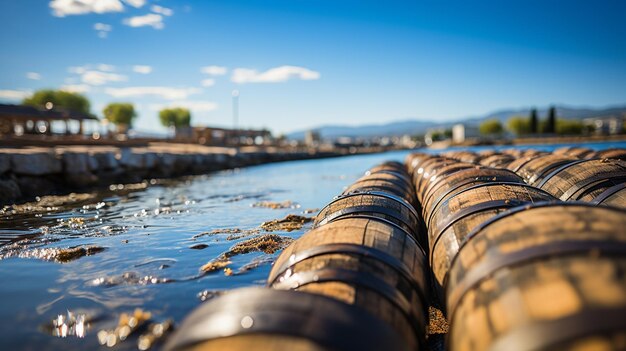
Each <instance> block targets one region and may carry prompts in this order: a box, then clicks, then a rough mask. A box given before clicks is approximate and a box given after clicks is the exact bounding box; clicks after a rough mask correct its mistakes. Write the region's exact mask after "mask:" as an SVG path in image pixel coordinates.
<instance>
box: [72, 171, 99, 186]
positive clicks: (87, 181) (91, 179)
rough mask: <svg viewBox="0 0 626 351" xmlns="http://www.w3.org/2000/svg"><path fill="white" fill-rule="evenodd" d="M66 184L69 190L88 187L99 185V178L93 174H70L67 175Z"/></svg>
mask: <svg viewBox="0 0 626 351" xmlns="http://www.w3.org/2000/svg"><path fill="white" fill-rule="evenodd" d="M65 183H66V185H67V186H68V187H69V188H74V187H78V188H81V187H88V186H90V185H94V184H97V183H98V177H96V176H95V175H93V174H92V173H91V172H82V173H69V174H66V175H65Z"/></svg>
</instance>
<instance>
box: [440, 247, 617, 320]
mask: <svg viewBox="0 0 626 351" xmlns="http://www.w3.org/2000/svg"><path fill="white" fill-rule="evenodd" d="M586 252H599V253H601V254H607V255H626V242H624V241H615V240H577V241H574V240H569V241H555V242H550V243H546V244H543V245H541V246H534V247H529V248H526V249H523V250H519V251H516V252H512V253H508V254H504V255H502V254H501V255H495V254H491V255H490V254H489V252H487V253H486V254H484V255H483V257H485V259H484V260H483V261H482V262H481V263H479V264H478V265H476V266H475V267H472V268H470V269H469V271H468V272H467V274H465V276H464V277H463V279H461V280H460V281H459V283H458V284H456V286H454V288H453V289H452V291H451V292H450V293H449V294H447V295H448V303H447V306H448V311H449V312H451V313H452V317H454V313H455V310H456V307H457V305H458V304H459V303H460V301H461V299H463V297H464V296H465V294H466V293H467V292H468V291H469V290H471V289H472V288H474V287H475V286H477V285H478V284H480V283H481V282H482V281H484V280H485V279H487V278H489V277H491V275H493V274H494V273H495V272H496V271H498V270H499V269H502V268H505V267H510V266H515V265H519V264H525V263H528V262H531V261H534V260H539V259H545V258H549V257H553V256H557V255H558V256H565V255H575V254H580V253H586ZM448 283H449V282H448ZM447 288H448V287H446V290H447Z"/></svg>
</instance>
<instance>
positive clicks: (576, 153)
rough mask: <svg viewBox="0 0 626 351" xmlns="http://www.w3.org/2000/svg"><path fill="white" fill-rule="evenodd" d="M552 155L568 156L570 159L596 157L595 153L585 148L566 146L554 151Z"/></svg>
mask: <svg viewBox="0 0 626 351" xmlns="http://www.w3.org/2000/svg"><path fill="white" fill-rule="evenodd" d="M552 153H553V154H555V155H562V156H570V157H576V158H590V157H596V152H595V151H593V150H591V149H589V148H586V147H578V146H567V147H562V148H558V149H556V150H554V151H553V152H552Z"/></svg>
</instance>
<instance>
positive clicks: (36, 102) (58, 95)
mask: <svg viewBox="0 0 626 351" xmlns="http://www.w3.org/2000/svg"><path fill="white" fill-rule="evenodd" d="M50 103H52V106H50V105H49V104H50ZM22 104H24V105H28V106H34V107H37V108H60V109H65V110H70V111H74V112H80V113H84V114H90V111H89V110H90V104H89V100H87V98H86V97H84V96H83V95H81V94H77V93H70V92H68V91H63V90H52V89H43V90H38V91H36V92H35V93H34V94H33V95H32V96H31V97H28V98H26V99H24V101H22Z"/></svg>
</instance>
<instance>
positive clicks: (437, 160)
mask: <svg viewBox="0 0 626 351" xmlns="http://www.w3.org/2000/svg"><path fill="white" fill-rule="evenodd" d="M456 162H458V161H457V160H454V159H451V158H448V157H441V156H432V157H429V158H427V159H423V160H421V162H420V163H419V165H418V167H416V168H415V169H413V174H412V175H411V178H412V181H413V186H414V187H415V190H416V194H417V193H419V192H420V184H421V182H422V180H423V178H424V177H428V176H429V175H428V174H424V173H425V172H426V173H428V171H429V170H430V169H432V166H433V165H438V164H441V163H444V164H451V163H456ZM417 199H418V200H419V199H420V198H419V196H418V198H417Z"/></svg>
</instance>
